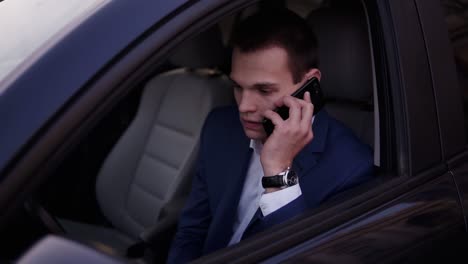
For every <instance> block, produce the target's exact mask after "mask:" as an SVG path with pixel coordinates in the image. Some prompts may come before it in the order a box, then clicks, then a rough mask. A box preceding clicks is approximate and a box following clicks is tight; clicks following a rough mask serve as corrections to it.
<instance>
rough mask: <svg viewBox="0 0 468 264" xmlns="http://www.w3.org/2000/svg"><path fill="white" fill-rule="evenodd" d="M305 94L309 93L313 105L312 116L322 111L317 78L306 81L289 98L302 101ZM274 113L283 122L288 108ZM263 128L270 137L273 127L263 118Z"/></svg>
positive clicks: (322, 102) (320, 91)
mask: <svg viewBox="0 0 468 264" xmlns="http://www.w3.org/2000/svg"><path fill="white" fill-rule="evenodd" d="M305 92H309V93H310V99H311V101H312V104H313V105H314V113H313V115H315V114H317V113H318V112H319V111H320V110H321V109H322V107H323V105H324V100H323V93H322V90H321V89H320V83H319V81H318V79H317V78H315V77H313V78H311V79H310V80H307V82H306V83H304V85H302V86H301V87H300V88H299V89H297V90H296V91H295V92H294V93H292V94H291V96H293V97H296V98H299V99H301V100H302V99H303V98H304V94H305ZM274 111H275V112H276V113H278V115H280V116H281V118H282V119H283V120H286V119H288V118H289V108H288V107H286V106H281V107H278V108H276V109H275V110H274ZM263 128H264V129H265V132H266V134H267V136H269V135H271V133H273V130H274V129H275V125H274V124H273V123H272V122H271V120H270V119H268V118H264V119H263Z"/></svg>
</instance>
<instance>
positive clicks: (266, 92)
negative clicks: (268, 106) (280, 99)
mask: <svg viewBox="0 0 468 264" xmlns="http://www.w3.org/2000/svg"><path fill="white" fill-rule="evenodd" d="M258 91H259V92H260V93H261V94H270V93H271V91H270V89H259V90H258Z"/></svg>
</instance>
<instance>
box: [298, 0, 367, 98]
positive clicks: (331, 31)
mask: <svg viewBox="0 0 468 264" xmlns="http://www.w3.org/2000/svg"><path fill="white" fill-rule="evenodd" d="M307 22H308V23H309V24H310V25H311V26H312V27H313V29H314V31H315V33H316V34H317V38H318V44H319V50H318V56H319V63H320V64H319V69H320V70H321V72H322V79H321V84H322V87H323V92H324V95H325V97H326V98H334V99H345V100H351V101H368V100H369V99H370V98H372V94H373V89H372V87H373V84H372V61H371V54H370V52H371V51H370V44H369V34H368V28H367V21H366V16H365V13H364V11H363V9H362V7H361V6H360V3H359V1H356V3H355V4H353V5H340V6H335V7H325V8H321V9H318V10H315V11H313V12H312V13H310V14H309V15H308V16H307Z"/></svg>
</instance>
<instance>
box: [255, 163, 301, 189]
mask: <svg viewBox="0 0 468 264" xmlns="http://www.w3.org/2000/svg"><path fill="white" fill-rule="evenodd" d="M297 182H298V179H297V175H296V173H295V172H294V171H293V170H291V168H289V167H288V168H287V169H286V170H285V171H283V172H280V173H279V174H277V175H274V176H263V178H262V186H263V188H286V187H289V186H293V185H296V184H297Z"/></svg>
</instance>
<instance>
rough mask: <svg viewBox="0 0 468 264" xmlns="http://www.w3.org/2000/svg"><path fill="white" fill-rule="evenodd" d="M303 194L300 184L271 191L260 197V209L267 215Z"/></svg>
mask: <svg viewBox="0 0 468 264" xmlns="http://www.w3.org/2000/svg"><path fill="white" fill-rule="evenodd" d="M301 194H302V192H301V188H300V187H299V184H296V185H294V186H291V187H288V188H285V189H282V190H279V191H276V192H271V193H264V194H262V196H261V197H260V203H259V205H260V210H262V214H263V216H267V215H269V214H271V213H273V212H274V211H276V210H278V209H280V208H281V207H283V206H285V205H287V204H288V203H290V202H292V201H293V200H294V199H296V198H297V197H299V196H300V195H301Z"/></svg>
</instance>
